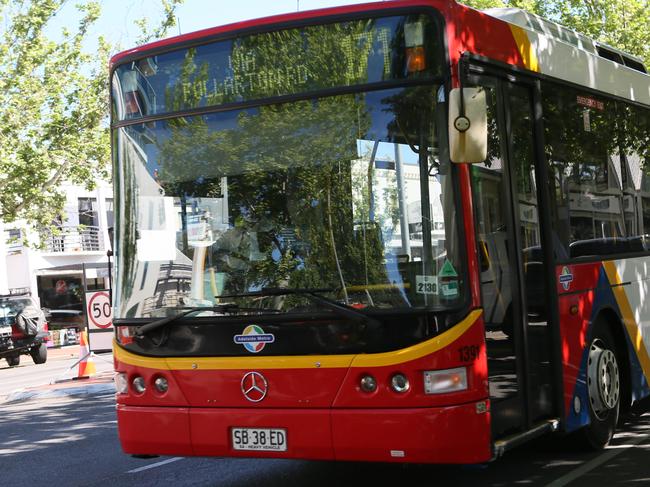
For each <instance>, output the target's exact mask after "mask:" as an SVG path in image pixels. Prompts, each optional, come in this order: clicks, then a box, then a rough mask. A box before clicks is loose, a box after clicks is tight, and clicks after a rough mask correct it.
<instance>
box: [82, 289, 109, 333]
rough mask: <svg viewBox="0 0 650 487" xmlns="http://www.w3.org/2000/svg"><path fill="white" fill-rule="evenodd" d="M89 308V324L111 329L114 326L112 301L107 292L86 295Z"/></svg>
mask: <svg viewBox="0 0 650 487" xmlns="http://www.w3.org/2000/svg"><path fill="white" fill-rule="evenodd" d="M86 302H87V303H88V307H87V309H86V312H87V313H88V323H89V324H90V325H91V326H96V327H97V328H102V329H106V328H110V327H111V326H112V325H113V310H112V309H111V299H110V296H109V295H108V293H107V292H106V291H96V292H92V293H87V294H86Z"/></svg>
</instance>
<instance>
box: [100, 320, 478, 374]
mask: <svg viewBox="0 0 650 487" xmlns="http://www.w3.org/2000/svg"><path fill="white" fill-rule="evenodd" d="M480 316H481V310H480V309H476V310H474V311H472V312H471V313H470V314H469V315H467V317H465V319H464V320H462V321H461V322H460V323H458V324H457V325H455V326H453V327H452V328H450V329H449V330H447V331H446V332H444V333H441V334H440V335H438V336H436V337H434V338H432V339H430V340H427V341H425V342H422V343H418V344H416V345H413V346H411V347H408V348H404V349H401V350H397V351H394V352H385V353H372V354H359V355H299V356H277V357H273V356H266V357H257V356H253V355H247V356H243V357H169V358H164V357H144V356H142V355H137V354H134V353H131V352H128V351H126V350H125V349H123V348H122V347H120V346H119V345H118V344H117V343H114V344H113V353H114V357H115V359H116V360H117V361H118V362H122V363H124V364H127V365H134V366H136V367H145V368H149V369H159V370H193V369H196V370H243V369H312V368H347V367H350V366H352V367H383V366H387V365H396V364H401V363H404V362H410V361H411V360H416V359H419V358H422V357H424V356H426V355H429V354H432V353H434V352H437V351H438V350H441V349H443V348H445V347H446V346H448V345H449V344H450V343H452V342H454V341H456V340H457V339H458V338H460V337H461V336H462V335H463V334H464V333H465V332H466V331H467V330H469V329H470V328H471V327H472V325H473V324H474V323H476V321H477V320H478V319H479V317H480Z"/></svg>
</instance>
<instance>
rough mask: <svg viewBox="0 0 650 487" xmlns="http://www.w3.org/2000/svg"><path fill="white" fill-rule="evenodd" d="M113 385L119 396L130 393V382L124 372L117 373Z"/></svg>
mask: <svg viewBox="0 0 650 487" xmlns="http://www.w3.org/2000/svg"><path fill="white" fill-rule="evenodd" d="M113 383H114V384H115V391H116V392H117V393H118V394H126V393H127V392H128V391H129V381H128V380H127V379H126V374H125V373H124V372H116V373H115V377H114V378H113Z"/></svg>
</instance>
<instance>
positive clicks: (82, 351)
mask: <svg viewBox="0 0 650 487" xmlns="http://www.w3.org/2000/svg"><path fill="white" fill-rule="evenodd" d="M79 338H80V340H79V373H78V374H77V379H87V378H88V377H90V376H91V375H95V374H96V373H97V369H96V368H95V362H93V356H92V355H91V354H90V350H89V349H88V332H86V330H83V331H82V332H81V334H80V337H79Z"/></svg>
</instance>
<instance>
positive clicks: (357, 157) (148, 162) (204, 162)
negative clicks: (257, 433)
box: [114, 85, 463, 317]
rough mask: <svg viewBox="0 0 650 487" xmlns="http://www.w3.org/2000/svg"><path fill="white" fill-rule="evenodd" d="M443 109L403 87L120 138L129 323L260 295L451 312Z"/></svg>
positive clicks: (456, 293) (214, 116) (123, 293)
mask: <svg viewBox="0 0 650 487" xmlns="http://www.w3.org/2000/svg"><path fill="white" fill-rule="evenodd" d="M443 99H444V91H443V88H442V86H435V85H429V86H417V87H402V88H393V89H387V90H377V91H370V92H361V93H356V94H348V95H338V96H329V97H322V98H313V99H309V100H304V101H294V102H290V103H284V104H275V105H267V106H260V107H255V108H247V109H240V110H231V111H223V112H218V113H210V114H204V115H196V116H187V117H181V118H173V119H167V120H159V121H156V122H155V123H151V122H148V123H136V124H131V125H128V126H125V127H121V128H119V129H117V130H116V131H115V133H114V134H115V135H114V136H115V139H116V140H115V148H116V150H115V155H116V158H117V166H116V169H117V171H118V178H119V180H120V181H121V185H122V186H121V188H120V193H121V198H120V201H119V209H118V212H119V218H120V223H119V225H118V232H119V239H118V242H119V244H118V245H119V246H118V249H117V250H118V254H117V262H118V280H119V281H118V286H117V289H118V290H119V293H118V295H117V296H116V299H117V309H118V311H119V313H120V315H121V317H154V316H167V315H170V314H173V311H174V309H177V308H179V307H183V306H206V307H208V306H211V305H215V304H219V303H223V302H225V301H226V300H227V301H233V299H234V300H235V301H237V298H227V299H226V298H220V296H232V295H237V294H244V293H251V292H255V291H259V290H261V289H262V288H264V287H282V288H302V289H305V288H308V289H310V288H319V289H331V291H330V292H329V295H328V297H329V298H331V299H336V300H338V301H340V302H342V303H344V304H348V305H352V306H355V307H357V308H360V309H364V308H368V309H370V308H375V309H395V308H427V309H428V308H433V309H440V308H442V309H445V308H447V307H450V306H457V305H458V304H459V302H460V301H461V300H462V298H463V296H462V294H463V272H462V267H463V264H462V262H463V259H462V256H461V253H460V248H461V245H460V244H459V237H458V227H457V221H458V211H457V208H456V204H455V193H454V188H453V183H452V177H451V173H452V171H451V169H452V168H451V166H450V163H449V161H448V159H447V158H446V156H445V153H446V151H445V150H444V144H443V143H442V141H444V140H445V137H444V132H443V130H444V123H443V121H444V119H445V117H444V113H445V108H444V103H443V102H441V101H439V100H443ZM241 299H245V300H247V301H246V302H243V303H238V304H245V305H246V306H249V307H250V306H251V305H253V306H255V307H258V308H260V309H262V310H263V309H268V310H271V309H273V310H275V311H278V310H282V311H292V310H298V309H300V310H302V311H305V310H310V309H313V308H315V307H318V304H317V303H315V302H314V301H313V300H308V299H304V298H301V297H300V296H299V295H291V296H284V297H278V296H274V297H268V298H250V297H247V298H241Z"/></svg>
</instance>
